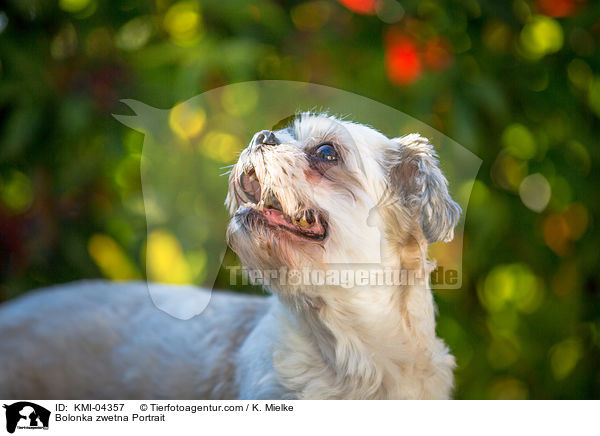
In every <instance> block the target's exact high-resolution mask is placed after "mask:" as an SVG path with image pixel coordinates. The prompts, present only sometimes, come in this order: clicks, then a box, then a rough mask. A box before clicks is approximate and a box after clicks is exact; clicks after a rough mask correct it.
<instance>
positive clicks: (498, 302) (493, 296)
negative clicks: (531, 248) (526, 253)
mask: <svg viewBox="0 0 600 436" xmlns="http://www.w3.org/2000/svg"><path fill="white" fill-rule="evenodd" d="M478 296H479V300H480V301H481V303H482V305H483V306H484V307H485V308H486V309H487V310H488V311H489V312H498V311H500V310H502V309H504V308H505V307H506V306H507V305H512V306H514V307H516V309H517V310H519V311H521V312H524V313H532V312H534V311H535V310H537V309H538V308H539V306H540V304H541V302H542V297H543V290H542V288H541V283H540V281H539V279H538V278H537V276H536V275H535V274H534V273H533V272H532V271H531V270H530V269H529V267H528V266H527V265H524V264H519V263H516V264H508V265H499V266H496V267H495V268H494V269H492V271H490V273H489V274H488V275H487V277H486V278H485V281H484V283H483V286H479V287H478Z"/></svg>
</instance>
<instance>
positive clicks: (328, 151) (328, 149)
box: [313, 144, 338, 162]
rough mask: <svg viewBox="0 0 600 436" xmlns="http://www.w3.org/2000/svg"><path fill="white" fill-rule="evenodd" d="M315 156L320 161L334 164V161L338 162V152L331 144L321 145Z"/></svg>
mask: <svg viewBox="0 0 600 436" xmlns="http://www.w3.org/2000/svg"><path fill="white" fill-rule="evenodd" d="M313 155H314V156H315V157H316V158H318V159H321V160H324V161H328V162H334V161H336V160H338V154H337V151H335V148H334V147H333V145H331V144H322V145H320V146H319V147H318V148H317V149H316V150H315V152H314V153H313Z"/></svg>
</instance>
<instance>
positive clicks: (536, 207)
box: [519, 173, 552, 212]
mask: <svg viewBox="0 0 600 436" xmlns="http://www.w3.org/2000/svg"><path fill="white" fill-rule="evenodd" d="M551 193H552V190H551V189H550V184H549V183H548V180H546V178H545V177H544V176H543V175H541V174H539V173H536V174H531V175H529V176H527V177H525V178H524V179H523V181H522V182H521V185H520V186H519V196H520V197H521V201H522V202H523V204H524V205H525V206H527V207H528V208H529V209H531V210H533V211H534V212H541V211H543V210H544V209H545V208H546V206H547V205H548V202H549V201H550V195H551Z"/></svg>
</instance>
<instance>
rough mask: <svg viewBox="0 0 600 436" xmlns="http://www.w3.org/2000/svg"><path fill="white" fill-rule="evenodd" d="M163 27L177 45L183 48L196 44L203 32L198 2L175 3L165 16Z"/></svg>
mask: <svg viewBox="0 0 600 436" xmlns="http://www.w3.org/2000/svg"><path fill="white" fill-rule="evenodd" d="M163 25H164V27H165V30H166V31H167V32H168V33H169V35H170V36H171V40H172V41H173V42H174V43H175V44H178V45H181V46H189V45H193V44H195V43H196V42H197V40H198V37H199V36H200V32H201V30H202V17H201V15H200V6H199V4H198V2H193V1H187V2H179V3H175V4H174V5H173V6H171V7H170V8H169V10H168V11H167V13H166V14H165V18H164V21H163Z"/></svg>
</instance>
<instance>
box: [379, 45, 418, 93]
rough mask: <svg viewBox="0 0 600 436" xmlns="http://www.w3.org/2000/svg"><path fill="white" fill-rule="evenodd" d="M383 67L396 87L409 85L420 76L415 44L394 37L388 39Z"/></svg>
mask: <svg viewBox="0 0 600 436" xmlns="http://www.w3.org/2000/svg"><path fill="white" fill-rule="evenodd" d="M385 67H386V70H387V74H388V77H389V78H390V80H391V81H392V82H394V83H396V84H397V85H402V86H406V85H410V84H411V83H414V82H415V81H416V80H417V79H418V78H419V76H420V75H421V59H420V58H419V49H418V47H417V45H416V44H415V42H414V41H413V40H412V39H410V38H408V37H402V36H397V35H394V36H392V37H391V38H389V39H388V43H387V46H386V50H385Z"/></svg>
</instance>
